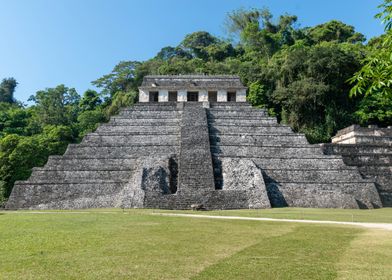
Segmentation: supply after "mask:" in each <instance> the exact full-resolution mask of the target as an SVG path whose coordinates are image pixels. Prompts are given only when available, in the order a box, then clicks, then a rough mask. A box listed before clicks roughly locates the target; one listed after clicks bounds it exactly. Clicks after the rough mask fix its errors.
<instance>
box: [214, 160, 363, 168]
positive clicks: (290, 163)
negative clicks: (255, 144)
mask: <svg viewBox="0 0 392 280" xmlns="http://www.w3.org/2000/svg"><path fill="white" fill-rule="evenodd" d="M216 159H217V160H218V161H219V159H220V158H219V157H218V158H216ZM249 159H250V160H252V161H253V162H254V163H255V164H256V165H257V166H258V167H259V168H260V169H262V170H263V169H268V168H270V169H282V170H290V169H303V170H320V169H322V170H327V169H331V170H340V169H348V170H357V168H356V167H352V166H346V165H345V164H344V163H343V161H342V159H341V158H328V157H326V158H325V157H323V158H249Z"/></svg>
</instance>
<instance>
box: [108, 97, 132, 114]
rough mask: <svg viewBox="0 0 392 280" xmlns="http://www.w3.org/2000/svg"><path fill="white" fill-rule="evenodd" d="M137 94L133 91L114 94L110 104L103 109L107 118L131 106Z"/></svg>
mask: <svg viewBox="0 0 392 280" xmlns="http://www.w3.org/2000/svg"><path fill="white" fill-rule="evenodd" d="M136 99H137V93H136V92H135V91H131V92H123V91H119V92H116V94H114V96H113V99H112V102H111V104H110V105H109V106H108V107H107V108H106V109H105V110H106V115H107V116H112V115H115V114H117V113H118V112H119V110H120V109H121V108H122V107H126V106H131V105H133V104H134V103H135V102H136Z"/></svg>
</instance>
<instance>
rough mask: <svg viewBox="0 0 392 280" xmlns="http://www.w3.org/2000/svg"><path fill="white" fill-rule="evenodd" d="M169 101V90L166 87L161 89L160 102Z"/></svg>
mask: <svg viewBox="0 0 392 280" xmlns="http://www.w3.org/2000/svg"><path fill="white" fill-rule="evenodd" d="M167 101H169V91H168V90H166V89H161V90H160V91H159V95H158V102H167Z"/></svg>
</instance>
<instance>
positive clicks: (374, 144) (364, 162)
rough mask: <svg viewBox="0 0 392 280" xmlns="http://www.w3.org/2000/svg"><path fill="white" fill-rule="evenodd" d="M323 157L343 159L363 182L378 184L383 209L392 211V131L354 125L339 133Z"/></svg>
mask: <svg viewBox="0 0 392 280" xmlns="http://www.w3.org/2000/svg"><path fill="white" fill-rule="evenodd" d="M322 147H323V150H324V153H325V154H328V155H341V156H342V157H343V161H344V163H345V164H347V165H349V166H356V167H358V170H359V173H360V174H361V175H362V177H364V178H368V179H372V180H374V181H375V184H376V188H377V190H378V192H379V194H380V198H381V201H382V204H383V206H385V207H392V127H391V126H389V127H387V128H379V127H377V126H374V125H370V126H369V127H360V126H358V125H352V126H349V127H347V128H345V129H342V130H339V131H338V133H337V134H336V136H335V137H333V138H332V143H328V144H323V145H322Z"/></svg>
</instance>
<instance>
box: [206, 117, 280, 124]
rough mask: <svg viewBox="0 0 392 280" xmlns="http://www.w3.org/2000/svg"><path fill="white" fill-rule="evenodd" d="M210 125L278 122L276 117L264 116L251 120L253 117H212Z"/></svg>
mask: <svg viewBox="0 0 392 280" xmlns="http://www.w3.org/2000/svg"><path fill="white" fill-rule="evenodd" d="M208 124H209V126H215V125H239V126H243V125H245V126H257V125H270V124H277V121H276V119H275V118H264V119H261V120H251V119H237V118H235V119H230V118H225V119H210V120H209V121H208Z"/></svg>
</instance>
